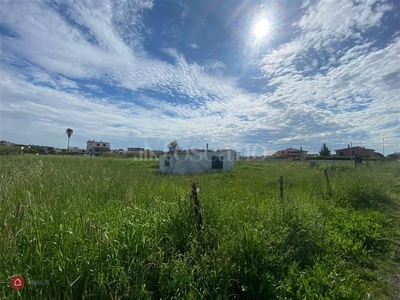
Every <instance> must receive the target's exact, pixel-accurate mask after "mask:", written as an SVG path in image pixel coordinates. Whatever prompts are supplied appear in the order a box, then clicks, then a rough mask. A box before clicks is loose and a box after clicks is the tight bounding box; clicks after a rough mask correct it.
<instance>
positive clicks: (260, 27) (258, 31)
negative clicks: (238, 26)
mask: <svg viewBox="0 0 400 300" xmlns="http://www.w3.org/2000/svg"><path fill="white" fill-rule="evenodd" d="M269 31H270V24H269V22H268V20H267V19H261V20H259V21H258V22H257V23H256V24H255V25H254V27H253V34H254V36H255V37H256V39H257V40H259V39H262V38H263V37H264V36H266V35H267V34H268V33H269Z"/></svg>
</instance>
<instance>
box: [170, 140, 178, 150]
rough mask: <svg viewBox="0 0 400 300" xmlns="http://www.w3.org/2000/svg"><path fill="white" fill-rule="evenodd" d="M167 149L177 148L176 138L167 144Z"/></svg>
mask: <svg viewBox="0 0 400 300" xmlns="http://www.w3.org/2000/svg"><path fill="white" fill-rule="evenodd" d="M168 150H169V151H170V152H172V151H177V150H179V144H178V142H177V141H176V140H174V141H172V142H171V143H169V144H168Z"/></svg>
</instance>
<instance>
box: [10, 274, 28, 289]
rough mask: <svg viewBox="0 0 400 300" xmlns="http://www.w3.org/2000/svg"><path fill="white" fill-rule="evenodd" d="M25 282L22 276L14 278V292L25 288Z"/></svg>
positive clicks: (12, 279) (12, 280)
mask: <svg viewBox="0 0 400 300" xmlns="http://www.w3.org/2000/svg"><path fill="white" fill-rule="evenodd" d="M24 285H25V280H24V278H23V277H22V276H14V277H12V278H11V286H12V288H13V289H14V290H20V289H22V288H23V287H24Z"/></svg>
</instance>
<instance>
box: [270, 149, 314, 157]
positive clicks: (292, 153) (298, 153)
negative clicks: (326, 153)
mask: <svg viewBox="0 0 400 300" xmlns="http://www.w3.org/2000/svg"><path fill="white" fill-rule="evenodd" d="M307 152H308V151H305V150H303V148H302V147H300V149H293V148H287V149H284V150H279V151H276V152H275V154H274V156H275V157H283V158H291V159H298V160H305V159H306V158H307Z"/></svg>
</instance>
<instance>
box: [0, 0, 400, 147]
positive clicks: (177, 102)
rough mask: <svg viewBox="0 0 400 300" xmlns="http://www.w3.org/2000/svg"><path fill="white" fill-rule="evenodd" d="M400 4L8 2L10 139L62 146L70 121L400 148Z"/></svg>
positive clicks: (3, 80)
mask: <svg viewBox="0 0 400 300" xmlns="http://www.w3.org/2000/svg"><path fill="white" fill-rule="evenodd" d="M399 14H400V5H399V2H398V1H385V0H354V1H349V0H320V1H318V0H316V1H309V0H305V1H300V0H299V1H291V0H281V1H277V0H276V1H265V0H264V1H247V2H245V1H239V0H207V1H205V0H192V1H188V0H182V1H169V0H160V1H151V0H133V1H128V0H122V1H113V0H109V1H107V0H97V1H84V0H75V1H74V0H70V1H66V0H62V1H60V0H52V1H34V0H29V1H28V0H27V1H23V0H20V1H14V0H10V1H7V0H2V1H0V42H1V44H0V45H1V46H0V64H1V66H0V99H1V102H0V117H1V121H0V139H4V140H8V141H12V142H17V143H28V142H29V143H31V144H42V145H49V146H56V147H64V148H65V147H66V144H67V136H66V134H65V129H66V128H68V127H70V128H72V129H73V130H74V134H73V136H72V137H71V145H72V146H78V147H84V146H85V144H86V141H87V140H88V139H95V140H103V141H109V142H110V143H111V145H112V148H126V147H146V148H151V149H166V145H167V144H168V143H169V142H170V141H171V140H174V139H176V140H178V142H179V143H180V144H181V146H182V147H183V148H203V147H205V144H206V143H209V145H210V148H232V149H236V150H238V151H241V152H244V153H245V154H247V155H260V154H267V155H268V154H272V153H273V152H274V151H276V150H278V149H282V148H286V147H294V148H299V147H300V146H302V147H303V149H306V150H308V151H309V152H311V153H316V152H317V151H318V150H319V148H320V147H321V145H322V143H324V142H326V143H327V144H328V147H329V148H330V149H332V150H334V149H339V148H343V147H346V146H347V145H348V144H350V143H351V142H352V144H353V145H360V146H364V147H367V148H373V149H376V150H377V151H378V152H382V151H383V149H382V148H383V143H384V144H385V154H386V155H387V154H390V153H393V152H394V151H400V119H399V118H400V16H399ZM259 24H262V25H259ZM383 139H384V141H383Z"/></svg>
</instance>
